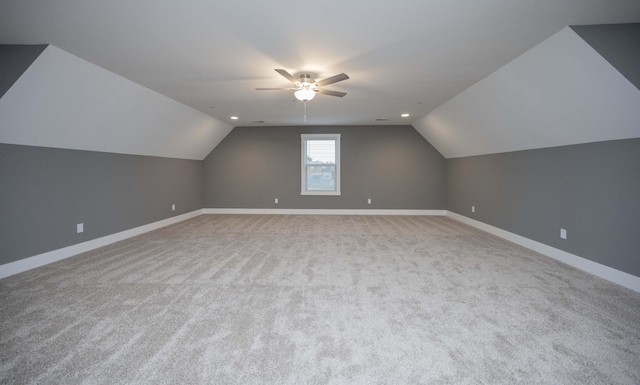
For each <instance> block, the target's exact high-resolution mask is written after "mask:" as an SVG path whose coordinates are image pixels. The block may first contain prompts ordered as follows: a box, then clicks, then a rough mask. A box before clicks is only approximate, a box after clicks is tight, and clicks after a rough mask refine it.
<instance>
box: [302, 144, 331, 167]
mask: <svg viewBox="0 0 640 385" xmlns="http://www.w3.org/2000/svg"><path fill="white" fill-rule="evenodd" d="M335 162H336V142H335V141H334V140H307V164H321V163H335Z"/></svg>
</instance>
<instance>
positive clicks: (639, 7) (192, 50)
mask: <svg viewBox="0 0 640 385" xmlns="http://www.w3.org/2000/svg"><path fill="white" fill-rule="evenodd" d="M639 20H640V1H638V0H519V1H513V0H457V1H451V0H430V1H426V0H425V1H416V0H395V1H393V2H391V1H371V0H351V1H337V0H325V1H322V2H314V3H309V2H306V3H305V2H300V1H293V0H272V1H263V0H238V1H226V2H221V1H215V0H211V1H202V0H182V1H173V0H136V1H128V0H127V1H125V0H110V1H100V2H97V1H96V2H87V1H86V0H65V1H62V0H6V1H2V2H0V43H2V44H44V43H49V44H53V45H55V46H57V47H60V48H61V49H63V50H64V51H67V52H69V53H71V54H73V55H76V56H78V57H80V58H83V59H86V60H88V61H89V62H91V63H94V64H97V65H98V66H101V67H103V68H105V69H107V70H109V71H112V72H114V73H116V74H119V75H121V76H123V77H125V78H128V79H130V80H132V81H134V82H136V83H139V84H141V85H143V86H146V87H148V88H150V89H152V90H155V91H157V92H159V93H161V94H164V95H166V96H168V97H170V98H172V99H175V100H177V101H179V102H181V103H184V104H186V105H188V106H191V107H193V108H195V109H197V110H200V111H202V112H204V113H205V114H208V115H210V116H212V117H215V118H217V119H219V120H222V121H224V122H228V123H231V124H233V125H235V126H244V125H253V123H252V121H256V120H263V121H265V123H264V124H265V125H300V124H303V123H304V122H303V104H302V103H301V102H298V101H296V100H295V99H294V98H293V95H292V94H290V93H289V92H286V91H256V90H254V88H255V87H281V86H287V85H288V84H287V81H286V80H285V79H284V78H282V77H281V76H280V75H278V74H277V73H276V72H274V71H273V69H274V68H284V69H286V70H289V71H290V72H291V73H294V74H295V73H298V72H301V71H308V72H312V73H313V74H314V75H316V78H324V77H329V76H332V75H335V74H337V73H340V72H345V73H347V74H348V75H349V76H350V77H351V79H349V80H346V81H344V82H341V83H337V84H335V85H331V86H330V87H327V88H329V89H333V90H336V91H344V92H347V93H348V95H347V96H345V97H344V98H335V97H330V96H325V95H318V96H317V97H316V99H314V100H313V101H311V102H309V103H308V105H307V117H308V121H307V124H372V123H373V121H374V120H375V119H376V118H386V119H388V121H387V122H385V123H383V124H413V123H414V122H415V121H416V120H417V119H419V118H421V117H423V116H425V115H426V114H427V113H429V112H430V111H432V110H434V109H435V108H436V107H438V106H440V105H442V104H443V103H445V102H446V101H448V100H449V99H451V98H452V97H454V96H455V95H457V94H459V93H460V92H461V91H463V90H465V89H467V88H468V87H470V86H471V85H473V84H475V83H476V82H478V81H479V80H481V79H482V78H484V77H486V76H487V75H489V74H491V73H492V72H494V71H496V70H497V69H499V68H500V67H502V66H503V65H505V64H506V63H508V62H510V61H511V60H513V59H514V58H516V57H518V56H519V55H521V54H523V53H524V52H526V51H527V50H529V49H531V48H532V47H534V46H536V45H537V44H538V43H540V42H542V41H543V40H545V39H547V38H548V37H550V36H552V35H553V34H555V33H556V32H558V31H560V30H561V29H562V28H563V27H565V26H567V25H583V24H605V23H628V22H638V21H639ZM405 112H407V113H410V114H411V117H410V118H406V119H403V118H401V117H400V114H401V113H405ZM232 115H237V116H239V117H240V119H239V120H237V121H231V120H230V119H229V117H230V116H232Z"/></svg>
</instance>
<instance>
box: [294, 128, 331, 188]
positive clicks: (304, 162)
mask: <svg viewBox="0 0 640 385" xmlns="http://www.w3.org/2000/svg"><path fill="white" fill-rule="evenodd" d="M300 140H301V146H300V148H301V149H302V151H301V152H302V157H301V160H300V161H301V163H300V166H301V169H302V170H301V171H302V173H301V182H300V186H301V187H300V188H301V192H300V195H333V196H337V195H341V194H340V134H302V135H300ZM307 140H333V141H335V143H336V189H335V191H318V190H307V175H306V174H307V157H306V155H307V142H306V141H307Z"/></svg>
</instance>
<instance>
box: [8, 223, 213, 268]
mask: <svg viewBox="0 0 640 385" xmlns="http://www.w3.org/2000/svg"><path fill="white" fill-rule="evenodd" d="M201 214H202V210H196V211H192V212H190V213H186V214H181V215H177V216H175V217H171V218H167V219H163V220H161V221H158V222H154V223H149V224H148V225H144V226H140V227H136V228H133V229H129V230H125V231H121V232H119V233H115V234H111V235H107V236H104V237H101V238H96V239H92V240H90V241H86V242H82V243H78V244H75V245H71V246H68V247H64V248H62V249H57V250H53V251H49V252H46V253H42V254H38V255H34V256H33V257H28V258H25V259H21V260H18V261H15V262H9V263H6V264H4V265H0V279H2V278H5V277H8V276H10V275H14V274H18V273H22V272H23V271H27V270H31V269H35V268H36V267H40V266H44V265H47V264H49V263H53V262H56V261H59V260H61V259H65V258H69V257H72V256H74V255H77V254H80V253H84V252H86V251H90V250H93V249H97V248H98V247H102V246H106V245H109V244H112V243H115V242H118V241H122V240H124V239H127V238H131V237H135V236H136V235H140V234H144V233H147V232H149V231H152V230H157V229H159V228H162V227H165V226H169V225H172V224H174V223H178V222H182V221H184V220H186V219H190V218H193V217H197V216H198V215H201Z"/></svg>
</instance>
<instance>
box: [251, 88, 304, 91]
mask: <svg viewBox="0 0 640 385" xmlns="http://www.w3.org/2000/svg"><path fill="white" fill-rule="evenodd" d="M295 89H296V88H256V90H258V91H276V90H295Z"/></svg>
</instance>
